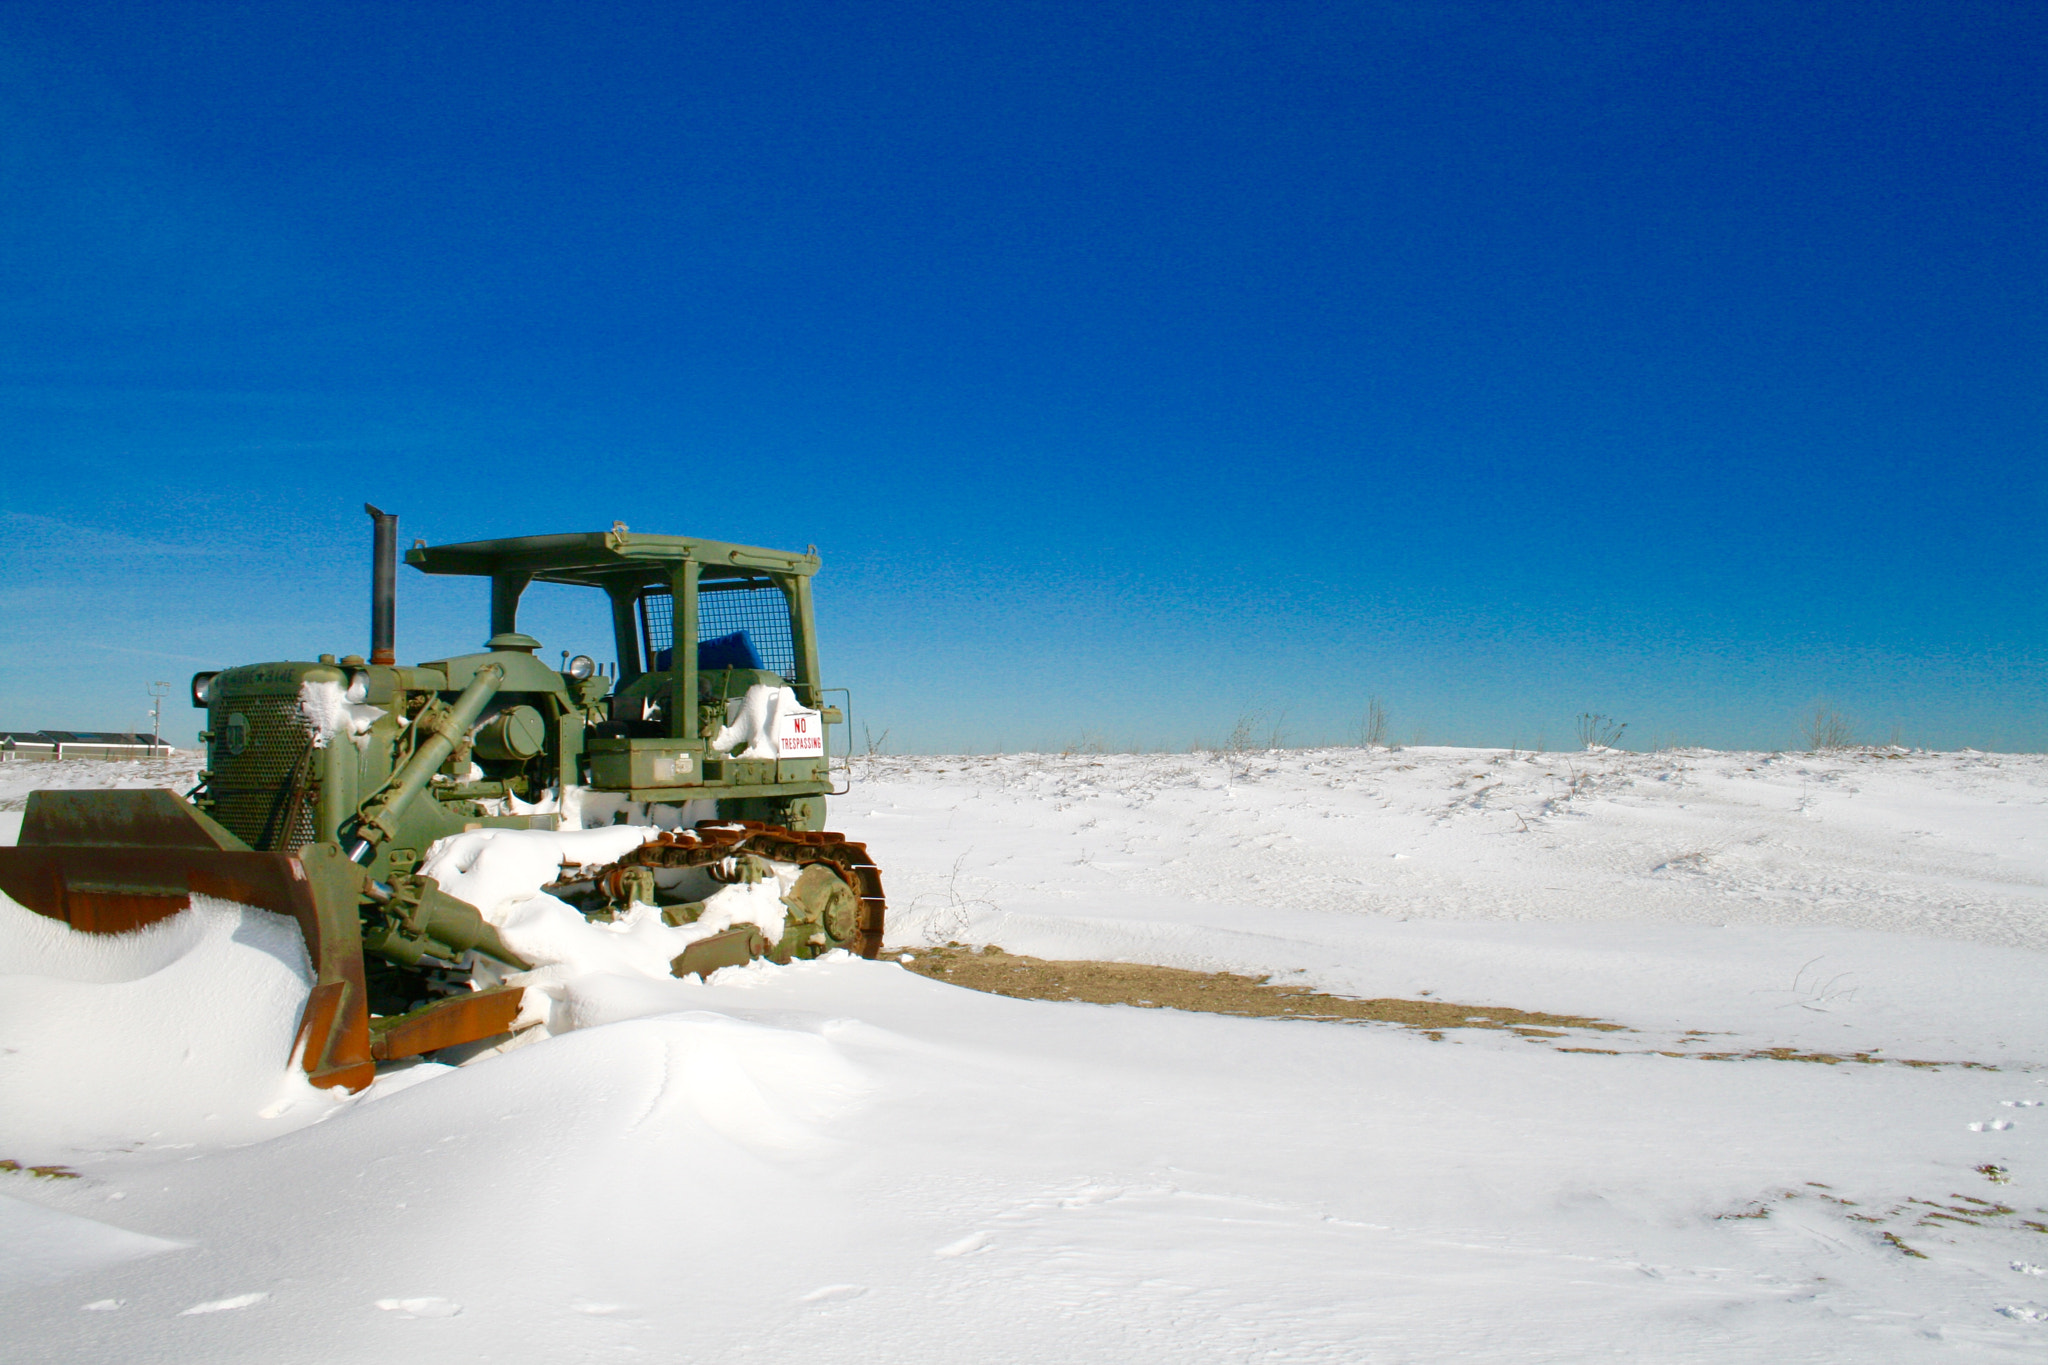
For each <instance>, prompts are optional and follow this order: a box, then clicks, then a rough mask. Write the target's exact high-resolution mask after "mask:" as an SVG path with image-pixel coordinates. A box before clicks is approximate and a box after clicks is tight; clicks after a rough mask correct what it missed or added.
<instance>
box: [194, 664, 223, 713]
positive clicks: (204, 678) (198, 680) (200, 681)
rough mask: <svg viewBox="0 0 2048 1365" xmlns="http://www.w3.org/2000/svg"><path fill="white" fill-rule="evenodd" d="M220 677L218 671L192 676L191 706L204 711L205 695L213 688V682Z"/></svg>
mask: <svg viewBox="0 0 2048 1365" xmlns="http://www.w3.org/2000/svg"><path fill="white" fill-rule="evenodd" d="M219 676H220V670H219V669H215V670H214V671H213V672H211V673H194V674H193V675H192V704H193V705H194V706H196V707H198V708H199V709H200V710H202V711H203V710H205V709H206V694H207V692H208V691H210V690H211V689H212V687H213V680H214V679H215V678H218V677H219Z"/></svg>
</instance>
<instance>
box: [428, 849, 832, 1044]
mask: <svg viewBox="0 0 2048 1365" xmlns="http://www.w3.org/2000/svg"><path fill="white" fill-rule="evenodd" d="M660 832H661V831H660V830H659V829H656V828H654V827H652V826H633V825H610V826H604V827H601V828H598V829H589V830H560V831H557V830H514V829H476V830H470V831H468V832H466V833H463V834H457V835H453V836H451V837H449V838H446V839H441V840H438V841H436V842H435V844H434V845H433V847H432V848H430V849H428V850H427V856H426V858H425V859H424V860H423V861H422V862H421V864H420V873H421V875H422V876H427V877H432V878H433V879H434V880H435V881H436V882H437V883H438V884H439V885H440V887H441V889H442V890H444V891H446V892H448V893H449V894H450V895H453V896H456V897H458V898H460V899H462V900H465V901H468V902H469V903H470V904H471V905H474V906H475V907H477V909H478V910H479V911H481V912H482V913H483V916H484V918H485V919H486V920H488V921H490V923H491V924H492V925H493V926H494V927H495V928H496V929H497V930H498V934H499V937H500V938H501V939H503V940H504V943H505V946H506V947H507V948H510V949H511V950H512V951H513V952H515V953H517V954H518V955H519V956H520V957H521V958H522V959H524V960H525V961H527V962H529V963H532V964H533V967H534V970H532V971H526V972H514V973H510V974H506V975H503V976H499V975H497V974H496V973H491V974H489V975H487V976H482V977H479V978H478V980H477V984H479V985H483V984H496V983H497V982H499V981H505V982H510V983H512V984H516V985H523V986H527V987H529V990H528V993H527V998H526V1001H525V1003H524V1005H523V1006H522V1010H521V1014H520V1017H519V1019H518V1020H517V1021H516V1026H517V1027H521V1028H523V1027H525V1026H526V1025H530V1024H543V1025H545V1027H546V1029H547V1031H548V1032H549V1033H550V1034H560V1033H566V1032H568V1031H569V1030H570V1029H573V1028H584V1027H589V1026H590V1024H591V1022H592V1021H597V1022H608V1021H609V1020H610V1019H612V1018H614V1017H620V1016H619V1015H618V1006H617V1004H616V1002H617V1001H618V1000H619V999H621V998H622V995H623V998H625V999H629V1000H632V1001H634V1002H636V1004H635V1007H634V1010H633V1012H645V1011H646V1010H648V1009H655V1008H659V1007H660V1006H658V1005H657V1004H653V1003H643V1002H658V1001H664V1000H665V1001H668V1002H669V1005H668V1006H667V1007H669V1008H676V1007H682V1006H683V1005H684V1003H685V1002H686V1001H687V996H678V995H677V994H676V992H677V990H678V989H679V988H680V985H681V983H679V982H677V981H676V979H675V978H674V977H673V976H671V975H670V970H669V965H670V963H672V962H673V961H674V960H675V959H676V957H677V956H679V955H680V954H681V953H682V952H683V951H684V950H685V949H686V948H688V947H689V946H690V945H691V944H693V943H695V942H697V941H698V940H700V939H705V938H709V937H711V936H712V935H713V934H716V933H719V932H721V931H722V930H726V929H730V928H732V927H733V926H734V925H736V924H743V923H744V924H755V925H758V926H759V927H760V929H761V931H762V933H764V934H765V935H767V937H768V941H769V942H771V943H772V942H774V941H775V940H777V939H779V938H781V937H782V931H783V927H784V924H785V921H786V918H787V910H786V908H785V907H784V905H783V903H782V897H783V896H784V895H786V894H788V892H789V890H790V888H791V887H793V886H794V885H795V884H796V875H797V869H796V868H794V867H792V866H789V865H787V864H781V863H768V864H767V866H768V867H769V869H770V870H771V871H773V872H774V873H775V875H774V876H773V877H772V878H765V879H763V880H762V881H760V882H756V883H753V884H745V883H740V884H735V885H731V886H720V885H719V884H717V883H716V882H714V881H712V880H711V879H710V877H709V876H708V875H707V874H704V873H701V872H697V871H695V870H686V871H681V872H677V873H674V874H667V875H668V878H669V880H670V881H671V882H672V883H678V884H679V883H682V882H685V881H687V882H690V883H692V889H693V891H694V893H695V894H694V896H690V897H686V899H697V900H700V901H701V903H702V906H703V911H702V913H701V914H700V915H699V916H698V917H697V918H696V919H695V920H693V921H691V922H690V923H688V924H682V925H670V924H668V923H667V922H666V921H664V920H663V919H662V917H661V911H660V910H659V909H657V908H656V907H654V906H652V905H644V904H634V905H632V906H630V907H628V909H627V910H626V912H625V913H622V914H620V915H618V917H617V918H615V919H612V920H609V921H593V920H587V919H585V918H584V917H583V915H582V913H581V912H580V911H578V910H577V909H576V908H575V907H573V906H571V905H569V904H568V903H567V902H565V901H562V900H559V899H557V898H556V897H554V896H551V895H549V894H547V893H546V892H545V891H542V890H540V889H539V888H541V887H543V886H546V885H548V884H549V883H551V882H554V881H557V880H558V879H560V878H562V877H564V876H567V875H570V874H572V873H573V872H574V871H576V870H578V869H582V868H591V869H595V868H599V867H602V866H604V865H605V864H607V863H612V862H616V861H618V860H619V859H620V858H622V857H624V856H625V855H626V854H628V853H630V852H632V851H633V850H634V849H636V848H638V847H640V845H642V844H644V843H646V842H647V841H648V840H649V839H652V838H654V837H655V836H656V835H657V834H659V833H660ZM636 977H637V978H645V980H643V981H639V982H635V981H633V980H632V978H636ZM618 978H626V980H624V981H621V980H619V979H618Z"/></svg>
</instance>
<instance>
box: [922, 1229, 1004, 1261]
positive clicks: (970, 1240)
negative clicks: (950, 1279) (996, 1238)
mask: <svg viewBox="0 0 2048 1365" xmlns="http://www.w3.org/2000/svg"><path fill="white" fill-rule="evenodd" d="M991 1240H992V1239H991V1238H990V1236H989V1235H988V1234H987V1233H986V1232H970V1233H968V1234H967V1235H966V1236H965V1237H962V1238H961V1239H960V1240H959V1241H957V1242H948V1243H946V1244H945V1245H944V1246H942V1247H940V1248H939V1249H938V1250H937V1251H934V1252H933V1253H932V1255H934V1256H972V1255H973V1254H974V1253H975V1252H977V1251H985V1250H987V1248H988V1244H989V1242H990V1241H991Z"/></svg>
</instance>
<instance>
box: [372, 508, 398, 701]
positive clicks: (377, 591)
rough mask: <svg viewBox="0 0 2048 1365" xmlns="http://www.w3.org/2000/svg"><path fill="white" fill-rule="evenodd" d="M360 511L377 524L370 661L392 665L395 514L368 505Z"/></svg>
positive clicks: (395, 602) (394, 654) (394, 656)
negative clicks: (366, 513)
mask: <svg viewBox="0 0 2048 1365" xmlns="http://www.w3.org/2000/svg"><path fill="white" fill-rule="evenodd" d="M363 510H364V511H365V512H368V513H369V514H370V520H371V521H373V522H375V523H377V530H376V532H375V542H374V544H373V546H372V549H371V568H370V662H371V663H373V664H395V663H397V662H398V652H397V648H396V645H397V641H396V638H395V637H396V634H397V620H398V514H397V513H396V512H380V511H378V510H377V509H376V508H374V507H372V506H370V504H368V503H367V502H366V503H364V504H363Z"/></svg>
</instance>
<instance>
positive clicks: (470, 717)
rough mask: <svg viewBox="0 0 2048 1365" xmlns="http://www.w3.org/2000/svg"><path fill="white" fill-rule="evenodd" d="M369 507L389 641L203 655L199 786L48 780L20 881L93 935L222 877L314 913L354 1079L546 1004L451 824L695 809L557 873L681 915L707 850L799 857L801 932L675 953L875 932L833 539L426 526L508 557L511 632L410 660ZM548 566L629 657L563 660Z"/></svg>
mask: <svg viewBox="0 0 2048 1365" xmlns="http://www.w3.org/2000/svg"><path fill="white" fill-rule="evenodd" d="M364 511H365V512H367V513H368V514H369V516H370V519H371V521H372V523H373V535H372V556H371V560H372V571H371V592H370V652H369V654H368V655H367V656H364V655H356V654H349V655H341V656H337V655H334V654H322V655H319V656H318V658H317V659H315V660H313V661H311V662H300V661H291V662H282V663H259V664H245V665H242V666H240V667H235V668H227V669H222V670H219V671H210V672H202V673H199V674H197V675H195V676H194V677H193V679H192V704H193V705H194V706H196V707H198V708H200V709H202V710H204V711H205V712H206V723H205V729H204V730H202V731H201V732H200V739H201V740H202V741H203V742H204V744H205V746H206V761H205V766H204V768H203V769H201V771H200V773H199V781H198V785H197V786H195V787H194V788H193V789H192V790H190V791H188V792H184V793H179V792H176V791H173V790H169V789H159V790H128V791H104V790H99V791H37V792H33V793H31V794H30V796H29V799H28V802H27V805H26V809H25V811H24V813H23V819H22V826H21V833H20V836H19V842H18V843H17V845H16V846H15V847H13V848H0V891H4V892H5V893H6V894H7V895H8V896H9V897H11V898H13V899H14V900H15V901H16V902H18V903H20V904H21V905H23V906H25V907H26V908H28V909H30V910H32V911H35V912H36V913H38V914H42V915H47V916H50V917H51V918H54V919H58V920H62V921H64V922H66V923H68V924H69V925H70V926H71V927H72V928H73V929H75V930H79V931H82V932H86V933H95V934H121V933H128V932H131V931H134V930H137V929H140V928H143V927H145V926H147V925H149V924H152V923H155V922H156V921H158V920H162V919H165V918H168V917H169V916H171V915H174V914H176V913H178V912H179V911H181V910H184V909H185V908H187V907H188V906H189V905H190V903H191V898H192V897H193V896H195V895H203V896H211V897H216V898H219V899H221V900H225V901H231V902H235V903H238V904H241V905H245V906H251V907H254V908H257V909H260V910H267V911H271V912H274V913H277V914H282V915H288V916H290V917H291V918H293V919H294V920H296V921H297V923H298V925H299V928H300V931H301V933H302V934H303V936H304V938H305V944H306V951H307V956H308V959H309V966H310V968H311V972H312V976H313V984H312V989H311V992H310V994H309V995H308V998H307V1001H306V1004H305V1007H304V1010H303V1013H302V1015H301V1017H300V1020H299V1027H298V1030H297V1036H296V1038H295V1041H294V1043H293V1050H292V1054H291V1056H290V1057H289V1058H288V1059H281V1060H283V1061H285V1062H286V1063H287V1064H289V1065H294V1066H297V1067H300V1068H302V1069H303V1070H304V1071H305V1073H306V1075H307V1076H308V1078H309V1079H310V1080H311V1082H312V1083H313V1084H314V1085H316V1086H323V1087H341V1088H345V1089H348V1090H358V1089H361V1088H362V1087H363V1086H366V1085H368V1084H369V1083H370V1082H371V1081H372V1080H373V1079H374V1078H375V1075H376V1069H377V1066H378V1064H379V1063H386V1062H395V1061H399V1060H402V1059H404V1058H409V1057H419V1056H425V1055H429V1054H435V1053H439V1052H441V1051H442V1050H444V1049H451V1048H460V1047H468V1048H469V1050H470V1051H475V1050H476V1048H475V1047H474V1046H472V1045H477V1044H483V1045H486V1046H488V1045H489V1044H490V1043H491V1042H492V1041H493V1040H502V1039H503V1038H505V1037H506V1036H507V1035H508V1031H509V1030H510V1029H511V1028H512V1027H513V1025H514V1023H515V1021H516V1020H518V1019H519V1018H520V1009H521V1004H522V999H523V992H524V989H525V987H524V986H523V985H521V984H519V981H520V973H522V972H524V971H527V970H529V969H530V968H531V967H532V966H533V965H534V964H532V963H529V962H527V961H525V960H524V959H522V958H521V957H520V956H519V955H518V954H517V953H516V952H514V951H513V950H512V949H511V948H510V947H508V946H507V945H506V943H505V942H504V941H503V939H502V938H501V937H500V935H499V933H498V931H497V930H496V929H495V928H494V927H493V926H492V924H491V923H490V921H489V920H488V919H487V918H486V917H485V915H484V913H483V912H482V911H481V910H480V909H479V908H478V907H477V906H474V905H471V904H469V903H467V902H465V901H463V900H461V899H459V898H457V897H456V896H454V895H452V894H450V893H449V892H447V891H445V890H443V889H442V888H441V887H440V886H439V885H438V884H437V882H436V880H435V879H434V878H433V877H431V876H428V875H425V874H423V873H422V872H421V870H420V869H421V865H422V863H423V861H424V860H425V859H426V857H427V856H428V854H429V852H430V850H432V848H433V847H434V845H435V844H436V842H437V841H439V840H443V839H447V838H449V837H451V836H455V835H460V834H463V833H465V832H467V831H473V830H479V829H556V828H562V827H565V822H580V820H581V818H582V817H581V814H580V812H581V811H583V810H589V809H595V810H601V811H610V812H611V813H612V819H614V820H615V821H617V822H619V823H663V824H670V825H673V828H671V829H669V830H668V831H667V832H664V833H661V834H659V835H657V836H656V837H654V838H653V839H651V840H650V841H649V842H647V843H645V844H644V845H642V846H641V847H640V848H638V849H636V850H634V851H633V852H632V853H630V854H628V855H627V856H626V857H624V858H622V859H620V860H619V861H617V862H615V863H612V864H608V865H606V866H603V867H598V868H588V867H576V868H565V869H564V870H563V876H562V879H561V880H560V881H559V882H558V883H556V884H555V885H553V886H551V887H549V888H548V889H549V890H550V891H551V892H554V893H555V894H557V895H559V896H561V897H562V898H563V899H565V900H567V901H569V902H570V903H571V904H573V905H575V906H576V908H578V909H580V910H582V911H583V913H584V914H585V915H586V916H589V917H591V918H594V919H608V918H610V917H612V916H613V915H615V914H617V913H619V912H620V911H621V910H622V909H627V910H630V909H631V908H632V906H633V905H634V903H635V902H639V903H642V904H646V905H654V906H660V907H661V914H662V917H663V919H664V920H665V921H667V922H668V923H670V924H673V925H683V924H687V923H689V922H691V919H692V916H693V913H696V912H698V911H699V910H700V908H701V905H702V901H692V900H690V899H688V897H689V896H690V895H691V894H693V893H692V892H691V890H690V888H691V887H692V886H695V887H697V888H698V890H699V891H700V892H701V889H702V887H703V886H704V885H706V884H707V882H706V879H707V878H708V879H709V883H711V884H715V883H720V882H724V883H728V884H729V883H731V882H734V881H737V880H745V881H758V880H761V879H762V878H763V877H764V876H765V875H767V874H768V873H770V872H771V871H773V872H779V873H780V874H782V875H781V877H780V880H779V881H778V883H777V885H778V886H782V885H787V887H788V889H787V891H785V892H784V893H783V894H782V896H781V900H782V904H783V907H784V908H785V910H786V912H787V913H786V916H785V918H784V925H785V928H784V931H783V933H782V935H781V937H780V938H779V939H777V940H775V941H773V942H770V941H769V940H768V939H767V936H766V934H764V933H763V932H762V931H761V929H759V928H758V927H757V926H755V925H752V924H735V925H733V926H732V927H730V928H727V929H723V930H720V931H719V932H716V933H711V934H709V935H708V936H706V937H702V938H698V939H696V940H695V941H693V942H691V943H690V944H689V946H688V948H687V949H686V950H685V951H684V952H683V953H681V954H680V955H679V956H677V957H676V959H675V960H674V961H673V962H672V963H671V964H670V970H671V971H672V972H673V974H674V975H676V976H685V975H689V974H693V973H694V974H696V975H699V976H703V975H708V974H709V973H710V972H711V971H714V970H716V969H717V968H719V967H723V966H731V965H738V964H743V963H746V962H749V961H752V960H754V959H757V958H764V957H765V958H768V959H770V960H773V961H777V962H789V961H792V960H794V959H799V958H814V957H817V956H819V955H821V954H824V953H827V952H832V951H847V952H852V953H855V954H857V955H859V956H862V957H868V958H872V957H874V956H875V954H876V953H877V952H878V951H879V950H880V948H881V943H882V927H883V918H884V915H885V913H886V910H887V906H886V902H885V899H884V895H883V891H882V881H881V873H880V871H879V869H877V868H876V867H875V866H874V863H873V862H872V860H871V859H870V858H869V856H868V853H867V849H866V848H865V846H863V845H862V844H859V843H854V842H851V841H849V840H847V839H846V838H845V837H844V836H843V835H840V834H837V833H833V832H831V831H829V830H827V829H826V828H825V824H826V798H827V797H828V796H830V795H834V794H843V792H840V791H838V790H837V789H835V787H834V784H833V767H832V757H833V754H834V752H835V745H834V742H833V738H832V732H833V730H834V729H835V728H843V727H844V726H845V725H846V717H847V705H848V701H847V693H846V691H845V689H829V688H825V687H824V686H823V685H822V683H821V674H820V672H819V665H818V645H817V633H816V629H815V624H814V620H813V616H812V610H811V578H812V576H813V575H814V574H816V573H817V571H818V567H819V560H818V556H817V553H816V547H812V548H811V549H810V550H809V551H807V552H806V553H802V554H795V553H788V552H783V551H777V550H766V549H759V548H756V547H753V546H746V545H732V544H726V543H723V542H719V541H711V540H699V539H694V538H689V537H682V536H665V535H647V534H642V533H639V532H634V531H632V530H630V529H629V528H627V527H626V526H625V525H624V524H623V523H614V525H613V527H612V529H611V530H609V531H602V532H593V533H579V534H567V535H544V536H524V537H517V538H512V539H504V540H482V541H469V542H464V543H460V544H451V545H438V546H429V545H427V544H426V543H425V542H423V541H416V542H415V543H414V545H413V547H412V548H411V549H409V550H407V551H406V552H405V556H404V557H405V561H406V563H408V564H409V565H411V566H412V567H413V568H414V569H417V570H419V571H420V572H422V573H424V574H430V575H450V574H452V575H464V576H471V577H479V578H486V579H488V580H489V581H490V623H489V624H490V634H489V638H488V640H487V641H486V642H485V644H484V648H483V650H482V652H479V653H475V654H462V655H457V656H455V657H452V658H446V659H436V660H431V661H428V662H424V663H419V664H413V665H400V664H399V663H398V662H397V654H396V650H395V644H394V637H395V621H396V589H397V574H398V531H397V522H398V519H397V517H396V516H395V515H393V514H390V513H386V512H383V511H380V510H379V509H377V508H376V507H372V506H368V505H365V507H364ZM533 583H553V584H565V585H570V586H574V587H580V588H590V589H595V590H597V591H598V592H600V593H602V594H603V609H604V611H605V613H606V614H607V615H608V617H609V623H610V626H611V635H612V643H613V646H614V650H615V653H616V659H615V661H612V662H611V663H610V665H609V666H608V667H606V666H600V665H599V664H598V663H597V661H596V660H594V659H592V658H591V657H590V656H588V655H577V656H576V657H574V658H568V657H566V652H564V655H563V657H561V658H560V659H559V661H558V665H559V666H557V665H556V664H551V663H550V662H549V661H548V660H547V659H546V658H545V657H544V656H543V654H542V645H541V642H540V641H539V640H537V639H535V638H533V637H532V636H530V635H527V634H524V633H522V632H521V631H520V629H519V605H520V600H521V596H522V594H523V593H524V592H525V591H526V589H527V588H528V587H529V586H530V585H531V584H533ZM834 698H837V699H839V700H838V703H837V704H832V703H833V699H834ZM714 803H715V804H714ZM664 814H665V815H667V816H668V817H669V818H668V819H667V820H662V819H660V818H659V817H661V816H662V815H664ZM691 816H695V817H697V818H696V819H694V821H693V820H691V819H689V818H688V817H691ZM629 817H637V818H629ZM566 827H580V825H579V824H577V823H571V824H569V825H567V826H566ZM706 927H709V926H708V925H707V926H706Z"/></svg>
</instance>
